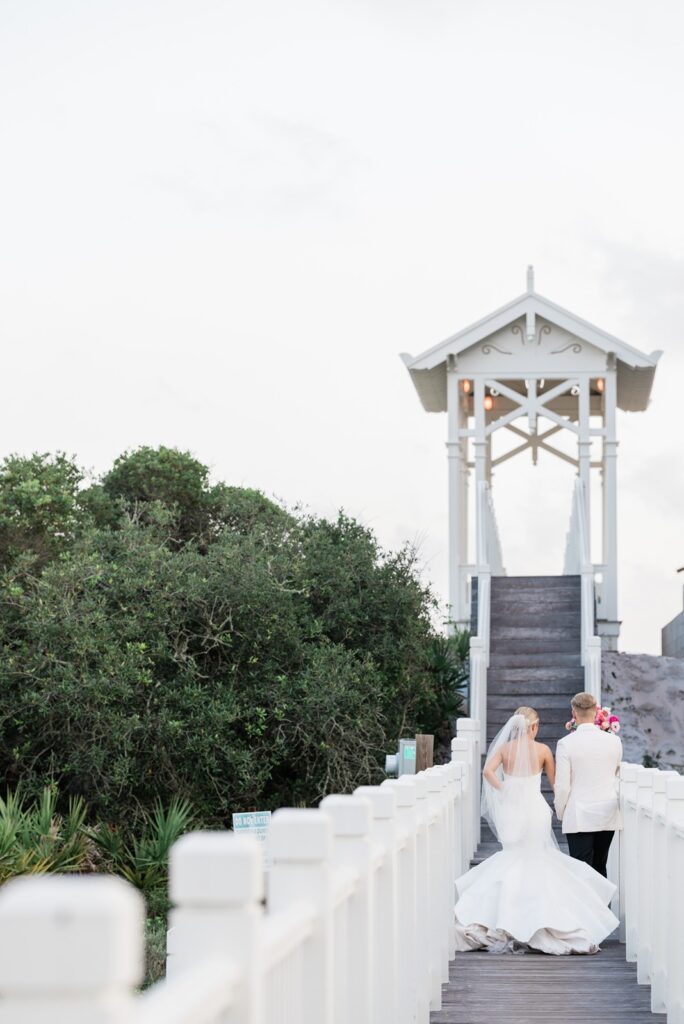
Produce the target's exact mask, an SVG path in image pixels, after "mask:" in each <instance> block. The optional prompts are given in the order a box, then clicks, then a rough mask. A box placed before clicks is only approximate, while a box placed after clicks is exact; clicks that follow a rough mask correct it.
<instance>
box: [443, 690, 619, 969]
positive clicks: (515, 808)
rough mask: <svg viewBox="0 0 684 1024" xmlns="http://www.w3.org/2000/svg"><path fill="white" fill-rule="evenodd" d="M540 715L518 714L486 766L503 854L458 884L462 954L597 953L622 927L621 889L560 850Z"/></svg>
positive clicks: (485, 794)
mask: <svg viewBox="0 0 684 1024" xmlns="http://www.w3.org/2000/svg"><path fill="white" fill-rule="evenodd" d="M538 729H539V715H538V714H537V712H536V711H534V709H533V708H518V710H517V711H516V712H515V714H514V715H513V716H512V717H511V718H509V720H508V721H507V722H506V724H505V725H504V727H503V729H502V730H501V732H499V734H498V735H497V736H496V737H495V739H494V741H493V743H492V745H491V747H490V748H489V751H488V753H487V760H486V762H485V766H484V771H483V785H482V816H483V817H484V818H486V820H487V822H488V823H489V825H490V827H491V829H492V831H493V832H494V835H495V836H496V838H497V839H498V840H499V842H500V843H501V845H502V847H503V849H502V850H500V851H499V852H498V853H495V854H493V855H492V856H491V857H489V858H488V859H487V860H485V861H483V862H482V863H481V864H478V865H477V866H476V867H474V868H472V869H471V870H470V871H468V872H466V874H464V875H461V877H460V878H458V879H457V880H456V891H457V895H458V901H457V903H456V907H455V914H456V934H457V947H456V948H457V949H458V950H460V951H462V952H464V951H466V950H471V949H488V950H490V951H491V952H497V953H503V952H525V951H529V950H538V951H540V952H542V953H553V954H556V955H561V954H565V953H596V952H598V948H599V943H600V942H602V941H603V939H605V937H606V936H607V935H609V934H610V933H611V932H612V931H614V930H615V928H617V926H618V924H619V922H618V919H617V917H615V915H614V914H613V913H612V911H611V910H610V909H609V908H608V903H609V901H610V900H611V898H612V896H613V893H614V892H615V886H614V885H613V883H612V882H609V881H607V879H605V878H603V877H602V876H601V875H599V874H598V872H596V871H594V869H593V868H591V867H589V865H588V864H585V863H584V862H582V861H579V860H574V859H573V858H572V857H569V856H568V855H567V854H565V853H562V852H561V851H560V850H559V849H558V844H557V843H556V839H555V836H554V834H553V829H552V828H551V808H550V807H549V805H548V804H547V802H546V800H545V799H544V797H543V796H542V793H541V776H542V772H543V771H545V772H546V775H547V777H548V779H549V782H550V783H551V785H552V786H553V785H554V782H555V766H554V762H553V754H552V753H551V751H550V749H549V748H548V747H547V746H546V745H545V744H544V743H538V742H537V740H536V736H537V731H538Z"/></svg>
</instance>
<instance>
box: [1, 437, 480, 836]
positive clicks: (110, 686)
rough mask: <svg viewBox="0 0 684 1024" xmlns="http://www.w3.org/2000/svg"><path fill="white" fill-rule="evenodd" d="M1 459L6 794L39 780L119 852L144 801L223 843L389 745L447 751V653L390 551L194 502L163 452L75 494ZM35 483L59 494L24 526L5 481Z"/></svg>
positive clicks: (371, 763) (256, 505) (371, 542)
mask: <svg viewBox="0 0 684 1024" xmlns="http://www.w3.org/2000/svg"><path fill="white" fill-rule="evenodd" d="M59 459H60V460H62V457H59ZM20 461H21V460H19V461H17V460H16V459H14V460H12V461H11V465H10V464H9V463H8V464H6V465H5V467H4V470H3V467H0V510H1V508H2V507H3V502H4V507H5V508H6V509H11V508H13V507H14V506H15V505H16V506H17V507H21V508H22V509H23V511H22V513H21V516H20V517H19V519H18V520H17V521H21V522H22V523H23V524H24V525H23V526H22V530H21V531H19V530H17V531H15V532H14V533H12V535H11V536H12V543H11V544H10V543H9V541H8V540H7V537H9V533H7V534H6V535H5V538H6V546H5V549H4V552H5V553H4V555H3V560H2V562H1V564H2V566H3V567H4V568H2V569H1V570H0V707H1V710H2V718H1V721H2V728H0V766H1V767H2V772H3V775H4V779H5V783H6V784H7V785H9V786H16V785H17V784H18V783H21V785H22V788H23V790H24V792H26V794H27V795H28V796H30V797H31V798H37V797H38V796H39V794H40V793H41V791H42V789H43V787H44V786H45V785H46V784H50V783H53V782H56V783H58V784H59V787H60V792H61V793H62V797H61V801H62V803H61V804H60V810H62V811H66V802H67V801H68V799H69V796H81V797H83V798H84V799H85V800H86V801H87V803H88V805H89V806H90V808H91V812H92V814H93V815H94V816H95V817H96V818H98V819H99V820H103V821H105V822H107V823H109V824H110V825H111V826H112V828H116V829H118V831H119V833H121V834H123V837H124V840H126V841H127V840H128V833H129V832H130V833H135V832H136V830H137V831H140V828H142V827H143V826H144V822H145V820H146V816H147V815H148V814H149V813H151V812H152V810H153V809H154V807H155V806H156V805H157V803H158V802H161V804H163V805H164V806H168V805H169V802H170V801H171V799H172V798H174V797H175V798H177V799H178V800H181V801H182V800H188V801H190V802H191V804H192V807H193V810H194V814H195V820H196V822H197V824H198V825H199V826H205V827H222V826H225V825H226V824H230V814H231V812H232V811H235V810H244V809H248V808H251V807H255V806H258V807H262V808H275V807H278V806H281V805H292V804H301V805H307V804H311V803H313V802H315V801H316V800H317V799H318V798H319V797H320V796H321V795H322V794H323V793H324V792H326V791H329V790H335V789H337V790H340V789H351V788H353V787H354V786H355V785H358V784H360V783H365V782H373V781H377V780H378V779H379V778H381V776H382V772H381V767H382V765H383V762H384V754H385V753H386V752H387V751H389V750H393V749H395V747H396V742H397V739H398V737H399V736H401V735H411V734H413V733H415V732H425V731H427V732H434V733H435V734H436V736H437V737H438V738H439V737H440V735H441V736H447V735H448V734H449V732H450V730H451V727H452V720H453V717H454V715H455V714H457V713H458V708H459V699H460V698H459V692H460V691H459V687H460V685H461V679H462V675H463V671H464V669H463V666H464V661H465V656H466V654H467V642H466V647H464V648H463V649H461V648H458V647H457V645H454V642H452V641H449V642H447V641H443V640H441V639H440V635H439V634H438V633H437V631H436V630H435V627H434V619H435V616H436V613H437V611H438V609H437V606H436V602H435V601H434V598H433V597H432V595H431V593H430V591H429V589H428V588H427V587H426V586H425V585H424V584H423V583H422V582H421V580H420V576H419V573H418V569H417V561H416V554H415V552H414V551H412V550H411V549H410V548H409V547H406V548H403V549H401V550H400V551H398V552H385V551H383V550H382V549H381V548H380V547H379V545H378V543H377V540H376V538H375V537H374V535H373V534H372V532H371V531H370V530H368V529H367V528H366V527H364V526H362V525H361V524H359V523H358V522H356V521H355V520H353V519H351V518H349V517H348V516H346V515H344V514H343V513H340V514H339V516H338V517H337V518H336V519H335V520H333V521H328V520H325V519H319V518H316V517H313V516H309V515H303V514H301V513H295V512H292V511H289V510H286V509H283V508H282V507H281V506H279V505H278V504H276V503H274V502H272V501H270V500H269V499H267V498H265V497H264V496H263V495H261V494H260V493H259V492H257V491H253V490H249V489H241V488H232V487H227V486H225V485H222V484H218V485H215V486H211V485H210V484H209V482H208V472H207V470H206V468H205V467H203V466H201V464H200V463H198V462H197V461H196V460H194V459H193V458H192V457H191V456H189V455H186V454H184V453H181V452H177V451H175V450H172V449H158V450H153V449H140V450H138V452H134V453H129V454H127V455H125V456H122V458H121V459H119V460H117V462H116V463H115V466H114V468H113V469H112V470H111V471H110V473H108V474H105V476H104V478H103V480H102V482H101V483H95V484H92V485H91V486H90V487H88V488H87V489H85V490H80V491H78V490H77V491H76V494H75V496H74V493H73V492H74V486H75V482H77V481H79V480H81V479H82V474H81V473H80V470H78V468H77V467H75V466H72V467H71V468H69V466H68V465H67V463H66V462H64V461H63V460H62V461H59V462H56V463H55V465H57V466H58V467H59V472H58V473H57V479H55V478H54V474H53V473H52V470H53V469H54V466H52V462H51V461H50V459H49V458H48V457H46V456H35V457H32V459H28V460H25V461H24V463H23V464H21V465H20V464H19V463H20ZM46 467H47V468H46ZM50 467H52V468H50ZM48 470H49V472H48ZM55 472H56V471H55ZM3 474H4V475H3ZM48 478H49V480H51V481H52V484H50V486H53V485H54V490H55V491H56V493H57V494H58V495H61V496H62V497H61V498H59V501H58V500H57V498H56V497H55V501H54V503H53V502H52V500H51V502H50V508H51V509H52V511H51V512H50V514H49V515H48V514H47V512H45V514H43V513H42V512H41V513H40V516H38V514H37V512H36V510H35V508H34V506H33V505H32V504H31V502H28V505H26V503H25V502H24V499H23V498H21V495H19V496H17V495H14V492H13V488H14V484H13V483H12V481H19V482H20V483H19V484H17V486H18V487H19V489H20V491H22V493H23V491H24V490H26V482H27V481H29V482H30V481H31V480H34V479H35V480H38V482H39V486H38V492H40V488H41V487H42V486H43V484H41V483H40V481H43V483H45V482H46V480H47V479H48ZM3 488H4V492H3ZM48 490H49V488H48ZM28 493H29V494H35V493H36V491H35V487H33V485H32V486H30V487H28ZM3 495H4V496H3ZM22 502H24V504H22ZM13 503H14V504H13ZM60 503H61V504H60ZM59 509H62V510H63V511H58V510H59ZM13 515H14V513H12V515H10V513H9V512H8V513H7V516H8V521H9V520H11V519H12V516H13ZM62 515H63V516H64V518H65V522H64V529H60V516H62ZM22 516H23V519H22V518H21V517H22ZM41 517H42V518H41ZM1 523H2V520H1V518H0V525H1ZM22 531H23V532H22ZM41 531H42V532H41ZM41 537H42V538H43V540H41V541H40V543H38V540H37V539H36V538H41ZM38 552H40V555H38ZM445 644H446V646H445ZM464 651H465V653H464Z"/></svg>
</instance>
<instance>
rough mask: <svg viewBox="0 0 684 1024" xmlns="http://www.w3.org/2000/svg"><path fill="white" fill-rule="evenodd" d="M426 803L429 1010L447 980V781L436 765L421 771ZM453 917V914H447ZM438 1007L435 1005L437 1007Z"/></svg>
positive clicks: (440, 994)
mask: <svg viewBox="0 0 684 1024" xmlns="http://www.w3.org/2000/svg"><path fill="white" fill-rule="evenodd" d="M425 775H426V777H427V780H428V801H429V804H430V815H431V825H430V904H429V914H430V931H431V932H432V933H433V934H434V938H435V949H434V976H433V990H432V1000H431V1004H430V1009H431V1010H440V1009H441V1008H442V985H443V984H444V983H446V982H447V981H448V980H449V918H448V914H447V911H448V909H449V908H448V904H447V903H446V901H445V898H444V897H445V894H446V891H447V879H448V877H449V871H450V866H449V863H448V861H449V848H448V845H447V814H448V812H447V799H448V795H447V787H448V780H447V777H446V775H445V774H444V773H443V772H442V770H441V768H440V767H439V766H435V767H433V768H428V769H427V770H426V771H425ZM451 916H452V917H453V913H452V915H451ZM437 1004H439V1005H437Z"/></svg>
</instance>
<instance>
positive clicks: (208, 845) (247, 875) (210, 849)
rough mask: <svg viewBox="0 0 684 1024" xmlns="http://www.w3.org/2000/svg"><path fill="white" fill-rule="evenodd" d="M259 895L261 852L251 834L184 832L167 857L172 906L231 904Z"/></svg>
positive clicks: (261, 874) (252, 898) (259, 846)
mask: <svg viewBox="0 0 684 1024" xmlns="http://www.w3.org/2000/svg"><path fill="white" fill-rule="evenodd" d="M262 895H263V853H262V848H261V843H260V842H259V840H258V839H256V838H255V837H254V836H241V835H236V834H235V833H234V832H227V831H223V832H218V831H216V832H188V833H187V834H186V835H184V836H181V838H180V839H179V840H178V841H177V842H176V843H174V844H173V846H172V847H171V855H170V857H169V896H170V897H171V902H172V903H175V904H176V906H184V907H185V906H195V907H216V906H223V907H228V906H234V905H236V904H241V903H250V902H254V901H256V900H260V899H261V897H262Z"/></svg>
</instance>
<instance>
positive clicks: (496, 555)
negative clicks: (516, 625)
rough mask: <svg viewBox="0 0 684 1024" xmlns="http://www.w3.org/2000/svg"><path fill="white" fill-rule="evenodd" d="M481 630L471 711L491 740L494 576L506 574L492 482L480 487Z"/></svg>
mask: <svg viewBox="0 0 684 1024" xmlns="http://www.w3.org/2000/svg"><path fill="white" fill-rule="evenodd" d="M476 548H477V567H476V574H477V633H476V634H475V636H472V637H471V638H470V695H469V699H470V709H469V710H470V714H471V716H472V717H473V718H475V719H477V720H478V721H479V723H480V741H481V744H482V749H483V750H484V749H485V747H486V742H487V669H488V668H489V641H490V625H491V591H492V576H505V575H506V570H505V569H504V567H503V559H502V554H501V541H500V538H499V530H498V526H497V523H496V515H495V513H494V505H493V502H492V495H491V491H490V489H489V485H488V484H487V482H486V481H484V480H481V481H480V482H479V484H478V489H477V537H476Z"/></svg>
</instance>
